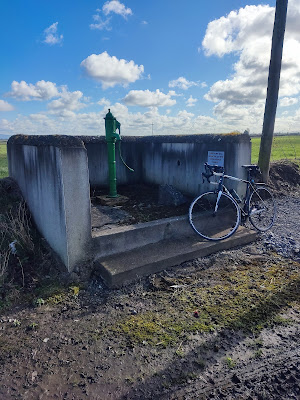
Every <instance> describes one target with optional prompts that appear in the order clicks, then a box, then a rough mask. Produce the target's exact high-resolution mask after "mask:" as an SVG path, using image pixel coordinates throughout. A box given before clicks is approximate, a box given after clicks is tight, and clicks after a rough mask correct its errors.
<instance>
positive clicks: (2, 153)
mask: <svg viewBox="0 0 300 400" xmlns="http://www.w3.org/2000/svg"><path fill="white" fill-rule="evenodd" d="M6 176H8V164H7V153H6V143H3V142H2V143H1V142H0V179H2V178H5V177H6Z"/></svg>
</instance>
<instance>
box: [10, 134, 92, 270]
mask: <svg viewBox="0 0 300 400" xmlns="http://www.w3.org/2000/svg"><path fill="white" fill-rule="evenodd" d="M7 151H8V161H9V174H10V176H11V177H12V178H14V179H15V180H16V181H17V182H18V184H19V186H20V189H21V191H22V193H23V196H24V198H25V200H26V202H27V205H28V207H29V209H30V211H31V214H32V216H33V218H34V221H35V223H36V225H37V227H38V229H39V231H40V232H41V234H42V235H43V236H44V237H45V239H46V240H47V242H48V243H49V244H50V246H51V247H52V248H53V250H54V251H55V252H56V253H57V254H58V255H59V256H60V257H61V259H62V261H63V262H64V264H65V265H66V267H67V269H68V270H69V271H72V270H73V269H74V267H75V266H76V264H78V263H80V262H81V261H83V260H84V259H85V258H86V257H87V255H88V251H89V246H90V243H91V212H90V198H89V181H88V165H87V153H86V149H85V147H84V145H83V143H82V141H81V140H80V139H78V138H72V137H63V136H58V137H54V136H51V137H49V136H41V137H24V136H13V137H11V138H10V139H9V141H8V144H7Z"/></svg>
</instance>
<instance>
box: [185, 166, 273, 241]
mask: <svg viewBox="0 0 300 400" xmlns="http://www.w3.org/2000/svg"><path fill="white" fill-rule="evenodd" d="M204 166H205V170H206V172H203V173H202V177H203V183H204V178H206V179H207V181H208V182H209V183H210V184H214V185H217V186H218V188H217V190H215V191H209V192H205V193H203V194H201V195H200V196H198V197H196V198H195V199H194V200H193V202H192V203H191V205H190V208H189V222H190V224H191V226H192V228H193V229H194V231H195V232H196V233H197V234H198V235H200V236H201V237H203V238H204V239H207V240H213V241H217V240H223V239H226V238H228V237H230V236H231V235H233V234H234V233H235V232H236V230H237V229H238V227H239V225H240V224H241V222H243V223H244V222H246V220H247V219H249V221H250V222H251V224H252V225H253V226H254V228H256V229H257V230H259V231H262V232H265V231H267V230H268V229H270V228H271V227H272V226H273V224H274V221H275V216H276V206H275V202H274V198H273V195H272V193H271V192H270V190H269V189H268V188H267V187H266V185H265V184H264V183H257V182H255V181H254V178H255V177H256V176H257V174H258V173H259V172H260V170H259V167H258V166H257V165H242V167H243V168H245V169H246V171H247V180H244V179H240V178H236V177H234V176H230V175H226V174H225V172H224V167H220V166H216V165H209V164H208V163H205V164H204ZM212 176H215V177H216V178H217V179H219V180H218V182H211V181H210V178H211V177H212ZM224 179H229V180H233V181H238V182H244V183H245V184H246V185H247V187H246V193H245V197H244V198H243V199H241V198H240V197H239V195H238V194H237V193H236V192H235V190H233V189H231V190H230V191H229V190H228V189H227V188H226V186H225V185H224V183H223V182H224Z"/></svg>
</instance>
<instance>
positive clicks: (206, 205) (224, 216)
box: [189, 192, 241, 241]
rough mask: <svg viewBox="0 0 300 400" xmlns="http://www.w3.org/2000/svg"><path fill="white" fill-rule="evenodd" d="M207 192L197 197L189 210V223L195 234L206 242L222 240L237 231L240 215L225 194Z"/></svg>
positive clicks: (234, 204) (232, 200) (230, 198)
mask: <svg viewBox="0 0 300 400" xmlns="http://www.w3.org/2000/svg"><path fill="white" fill-rule="evenodd" d="M217 198H218V193H215V192H207V193H203V194H201V195H200V196H199V197H197V198H196V199H195V200H194V201H193V202H192V204H191V205H190V209H189V221H190V224H191V226H192V228H193V229H194V231H195V232H196V233H198V235H200V236H202V237H203V238H204V239H207V240H215V241H217V240H223V239H226V238H228V237H229V236H231V235H233V234H234V232H235V231H236V230H237V228H238V226H239V224H240V220H241V213H240V209H239V206H238V204H237V203H236V201H235V200H234V199H233V198H232V197H231V196H229V195H228V194H226V193H222V194H221V197H220V199H219V203H218V208H217V211H215V207H216V203H217Z"/></svg>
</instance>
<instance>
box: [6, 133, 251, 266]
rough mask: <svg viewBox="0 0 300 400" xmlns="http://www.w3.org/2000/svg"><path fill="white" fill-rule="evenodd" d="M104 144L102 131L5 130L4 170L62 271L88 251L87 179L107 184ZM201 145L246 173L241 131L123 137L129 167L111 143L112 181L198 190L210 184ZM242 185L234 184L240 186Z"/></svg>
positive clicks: (245, 139) (229, 168)
mask: <svg viewBox="0 0 300 400" xmlns="http://www.w3.org/2000/svg"><path fill="white" fill-rule="evenodd" d="M106 146H107V144H106V142H105V138H104V137H72V136H23V135H19V136H12V137H11V138H10V139H9V141H8V144H7V150H8V161H9V173H10V176H11V177H12V178H14V179H15V180H16V181H17V182H18V184H19V186H20V188H21V190H22V193H23V195H24V198H25V200H26V202H27V204H28V206H29V209H30V211H31V213H32V215H33V218H34V221H35V223H36V225H37V227H38V229H39V231H40V232H41V234H42V235H43V236H44V237H45V239H46V240H47V241H48V243H49V244H50V246H51V247H52V248H53V250H54V251H55V252H56V253H57V254H58V255H59V256H60V257H61V259H62V260H63V262H64V264H65V265H66V267H67V269H68V270H69V271H72V270H74V268H75V267H76V265H77V264H79V263H81V262H82V261H84V260H85V259H86V258H87V257H88V256H89V249H90V245H91V241H92V239H91V210H90V188H89V181H90V183H91V185H93V186H108V167H107V148H106ZM208 151H224V152H225V170H226V172H227V173H228V174H232V175H235V176H238V177H241V178H242V177H245V172H244V170H243V169H242V168H241V165H242V164H248V163H250V157H251V142H250V138H249V136H248V135H188V136H187V135H186V136H148V137H125V138H123V140H122V155H123V158H124V160H125V162H126V163H127V164H128V165H129V166H130V167H132V168H134V169H135V172H131V171H129V170H128V169H127V168H126V167H125V166H124V165H123V163H122V162H121V160H120V158H119V156H118V151H117V157H116V158H117V183H118V184H129V183H138V182H143V183H151V184H153V183H154V184H170V185H173V186H175V187H176V188H178V189H179V190H181V191H182V192H184V193H187V194H191V195H196V194H200V193H202V192H204V191H206V190H210V189H212V186H211V185H209V184H208V183H204V184H203V183H202V177H201V173H202V171H203V164H204V162H206V161H207V155H208ZM234 185H236V184H233V187H234ZM228 186H229V187H230V184H229V185H228ZM235 187H236V186H235ZM243 189H244V188H243V187H239V188H238V191H239V193H240V194H241V193H242V191H243Z"/></svg>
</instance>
